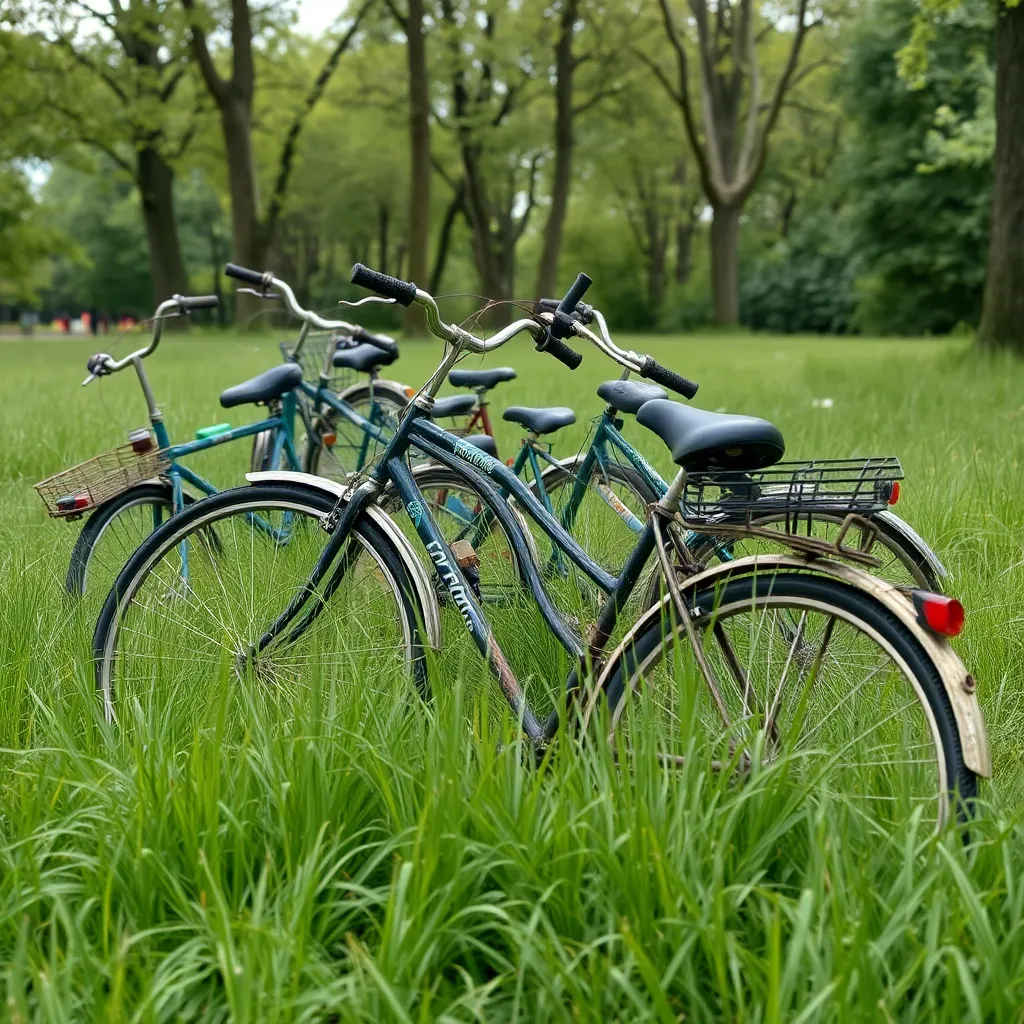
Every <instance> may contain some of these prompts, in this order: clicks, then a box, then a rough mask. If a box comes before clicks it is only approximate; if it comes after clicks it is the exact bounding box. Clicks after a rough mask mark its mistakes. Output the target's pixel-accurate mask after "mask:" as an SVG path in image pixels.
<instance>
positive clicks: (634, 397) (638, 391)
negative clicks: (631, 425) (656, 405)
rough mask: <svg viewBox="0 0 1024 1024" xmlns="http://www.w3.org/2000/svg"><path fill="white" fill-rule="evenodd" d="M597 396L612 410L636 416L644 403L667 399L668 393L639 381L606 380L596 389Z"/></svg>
mask: <svg viewBox="0 0 1024 1024" xmlns="http://www.w3.org/2000/svg"><path fill="white" fill-rule="evenodd" d="M597 393H598V395H599V396H600V397H601V398H603V399H604V400H605V401H606V402H607V403H608V404H609V405H610V406H611V407H612V408H613V409H618V410H619V412H628V413H631V414H632V415H634V416H635V415H636V413H637V410H638V409H639V408H640V406H641V405H643V404H644V402H653V401H654V400H655V399H656V398H668V392H667V391H666V390H665V389H664V388H659V387H657V386H656V385H654V384H644V382H643V381H639V380H606V381H605V382H604V383H603V384H602V385H601V386H600V387H599V388H598V389H597Z"/></svg>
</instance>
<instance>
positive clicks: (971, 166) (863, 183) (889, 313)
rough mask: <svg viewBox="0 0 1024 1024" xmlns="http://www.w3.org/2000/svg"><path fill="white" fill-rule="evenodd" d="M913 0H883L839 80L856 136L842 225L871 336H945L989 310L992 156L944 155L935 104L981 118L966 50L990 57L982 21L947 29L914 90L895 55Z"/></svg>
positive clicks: (848, 160)
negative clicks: (985, 297)
mask: <svg viewBox="0 0 1024 1024" xmlns="http://www.w3.org/2000/svg"><path fill="white" fill-rule="evenodd" d="M914 13H915V5H914V0H876V2H875V3H873V4H872V6H871V8H870V17H868V18H865V19H864V20H863V22H862V23H861V24H860V25H859V26H858V28H857V30H856V32H855V34H854V37H853V45H852V47H851V49H850V51H849V53H848V54H847V57H846V61H845V67H844V69H843V72H842V74H841V76H840V83H841V90H842V96H843V102H844V108H845V113H846V117H847V119H848V132H847V134H848V139H847V143H846V152H845V154H844V156H843V158H842V168H843V173H842V179H841V188H840V191H841V193H843V194H844V196H845V205H844V209H843V221H844V223H845V224H846V230H847V232H848V236H849V243H848V244H849V251H850V259H851V261H852V262H853V265H854V269H855V271H856V273H857V279H858V281H857V289H858V293H859V302H858V310H857V322H858V325H859V326H860V327H861V329H862V330H864V331H868V332H871V333H875V332H878V333H905V334H921V333H938V332H943V331H949V330H951V329H952V328H954V327H955V326H956V325H957V324H959V323H969V324H972V323H976V322H977V317H978V314H979V312H980V308H981V297H982V290H983V285H984V273H985V270H984V265H985V249H986V245H987V238H988V234H987V228H988V224H987V221H988V209H989V202H990V188H991V173H990V170H989V165H988V163H987V161H985V162H980V163H978V162H967V161H960V160H951V159H943V158H942V153H941V152H940V151H939V150H938V149H937V148H936V139H935V123H936V111H938V110H940V109H943V108H947V109H949V110H951V111H960V112H961V114H962V115H963V116H964V117H969V118H973V117H974V116H975V115H976V113H977V111H978V104H979V103H980V102H982V98H983V91H982V90H980V88H979V86H980V85H981V84H983V83H981V81H980V80H979V78H978V76H977V74H976V73H974V72H973V70H972V67H973V65H972V63H971V62H970V61H969V60H967V59H965V58H966V57H967V55H969V54H972V53H975V52H977V51H978V50H979V49H980V50H981V52H982V53H983V54H984V55H985V59H986V60H987V42H988V37H989V32H990V28H989V25H988V24H987V17H986V19H985V21H977V22H972V21H969V20H965V19H962V18H960V19H957V21H956V23H950V24H948V25H945V26H941V27H940V28H939V29H938V31H937V32H936V34H935V37H934V41H933V43H932V46H931V57H930V61H929V66H928V71H927V75H926V76H925V77H924V78H923V79H922V80H921V81H920V82H918V83H917V87H916V88H914V89H908V88H907V87H906V83H905V82H904V81H903V80H902V79H901V77H900V69H899V66H898V64H897V61H896V59H895V58H894V54H895V53H896V51H897V50H898V49H899V46H900V42H901V40H905V39H906V38H907V35H908V33H909V31H910V26H911V24H912V22H913V18H914Z"/></svg>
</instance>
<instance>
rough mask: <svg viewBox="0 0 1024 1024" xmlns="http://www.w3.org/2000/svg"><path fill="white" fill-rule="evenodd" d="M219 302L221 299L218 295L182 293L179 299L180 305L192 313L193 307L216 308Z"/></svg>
mask: <svg viewBox="0 0 1024 1024" xmlns="http://www.w3.org/2000/svg"><path fill="white" fill-rule="evenodd" d="M219 303H220V299H218V298H217V296H216V295H182V296H181V298H180V299H179V300H178V305H180V306H181V308H182V309H183V310H185V312H186V313H191V312H192V310H193V309H216V308H217V306H218V305H219Z"/></svg>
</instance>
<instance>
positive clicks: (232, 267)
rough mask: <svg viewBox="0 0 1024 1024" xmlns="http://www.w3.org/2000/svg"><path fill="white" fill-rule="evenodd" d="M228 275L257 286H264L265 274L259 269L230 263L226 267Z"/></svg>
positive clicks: (225, 270)
mask: <svg viewBox="0 0 1024 1024" xmlns="http://www.w3.org/2000/svg"><path fill="white" fill-rule="evenodd" d="M224 273H225V274H227V276H228V277H234V278H237V280H239V281H245V282H246V283H247V284H254V285H256V287H257V288H262V287H263V275H262V274H261V273H260V272H259V271H258V270H250V269H249V268H248V267H240V266H239V265H238V264H237V263H229V264H228V265H227V266H226V267H225V268H224Z"/></svg>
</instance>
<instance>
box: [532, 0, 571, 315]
mask: <svg viewBox="0 0 1024 1024" xmlns="http://www.w3.org/2000/svg"><path fill="white" fill-rule="evenodd" d="M577 11H578V0H564V5H563V7H562V18H561V33H560V35H559V37H558V45H557V46H556V48H555V74H556V76H557V78H556V82H555V170H554V174H553V176H552V181H551V209H550V211H549V212H548V222H547V224H546V225H545V228H544V249H543V251H542V252H541V257H540V269H539V271H538V273H537V294H536V296H535V298H552V297H554V296H555V293H556V292H557V291H558V257H559V255H560V254H561V251H562V231H563V228H564V226H565V213H566V210H567V209H568V208H569V189H570V187H571V185H572V150H573V131H572V122H573V109H572V70H573V56H572V38H573V30H574V28H575V25H576V14H577Z"/></svg>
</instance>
